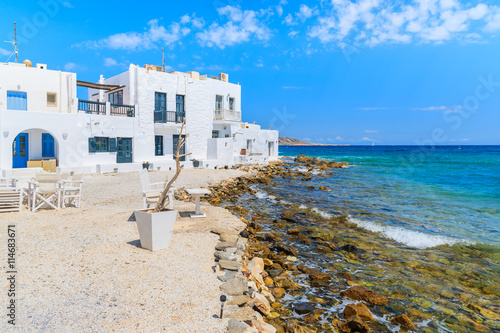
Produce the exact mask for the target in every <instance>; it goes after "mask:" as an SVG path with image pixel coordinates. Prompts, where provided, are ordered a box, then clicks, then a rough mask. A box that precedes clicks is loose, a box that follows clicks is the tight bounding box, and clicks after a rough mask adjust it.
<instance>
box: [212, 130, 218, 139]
mask: <svg viewBox="0 0 500 333" xmlns="http://www.w3.org/2000/svg"><path fill="white" fill-rule="evenodd" d="M212 138H213V139H217V138H219V131H212Z"/></svg>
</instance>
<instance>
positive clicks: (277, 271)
mask: <svg viewBox="0 0 500 333" xmlns="http://www.w3.org/2000/svg"><path fill="white" fill-rule="evenodd" d="M267 272H268V273H269V275H271V277H273V278H275V277H277V276H279V275H280V274H281V273H283V270H282V269H270V270H268V271H267Z"/></svg>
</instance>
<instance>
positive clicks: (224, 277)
mask: <svg viewBox="0 0 500 333" xmlns="http://www.w3.org/2000/svg"><path fill="white" fill-rule="evenodd" d="M236 273H237V272H236V271H226V274H224V275H220V276H218V277H217V278H218V279H219V280H221V281H222V282H227V281H229V280H231V279H232V278H234V277H235V276H236Z"/></svg>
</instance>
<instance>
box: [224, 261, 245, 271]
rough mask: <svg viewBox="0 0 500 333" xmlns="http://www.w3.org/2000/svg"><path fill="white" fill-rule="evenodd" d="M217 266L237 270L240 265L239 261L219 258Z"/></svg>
mask: <svg viewBox="0 0 500 333" xmlns="http://www.w3.org/2000/svg"><path fill="white" fill-rule="evenodd" d="M219 266H220V268H222V269H227V270H229V271H237V270H238V269H240V267H241V263H239V262H237V261H231V260H219Z"/></svg>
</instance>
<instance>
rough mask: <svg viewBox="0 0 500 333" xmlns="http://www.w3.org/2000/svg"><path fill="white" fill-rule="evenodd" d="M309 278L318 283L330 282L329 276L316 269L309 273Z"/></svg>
mask: <svg viewBox="0 0 500 333" xmlns="http://www.w3.org/2000/svg"><path fill="white" fill-rule="evenodd" d="M309 278H310V279H311V280H320V281H330V280H331V279H332V277H331V276H330V274H328V273H323V272H320V271H319V270H317V269H314V270H312V271H311V272H310V273H309Z"/></svg>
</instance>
